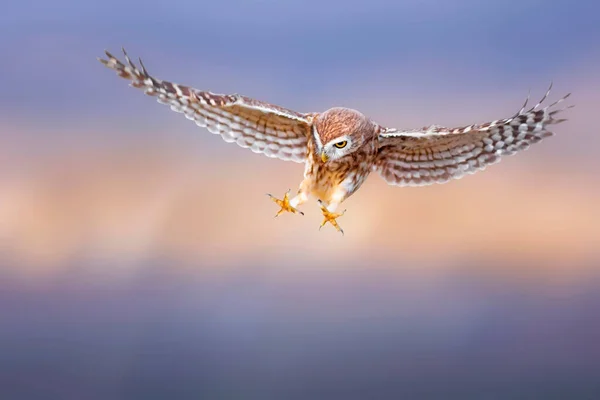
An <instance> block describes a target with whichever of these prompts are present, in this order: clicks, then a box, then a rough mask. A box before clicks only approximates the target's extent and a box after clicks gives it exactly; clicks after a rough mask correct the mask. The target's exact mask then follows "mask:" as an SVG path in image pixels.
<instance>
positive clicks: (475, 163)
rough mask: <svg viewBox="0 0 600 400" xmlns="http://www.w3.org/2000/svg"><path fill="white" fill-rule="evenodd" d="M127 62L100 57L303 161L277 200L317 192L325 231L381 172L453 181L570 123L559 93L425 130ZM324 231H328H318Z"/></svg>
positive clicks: (227, 136) (245, 139)
mask: <svg viewBox="0 0 600 400" xmlns="http://www.w3.org/2000/svg"><path fill="white" fill-rule="evenodd" d="M123 54H124V58H125V63H123V62H121V61H119V60H118V59H117V58H115V57H114V56H113V55H112V54H110V53H109V52H106V55H107V58H108V60H104V59H101V58H98V60H99V61H100V62H101V63H102V64H104V65H105V66H107V67H108V68H111V69H113V70H115V71H116V72H117V75H118V76H120V77H122V78H125V79H128V80H130V81H131V84H130V86H133V87H136V88H139V89H142V90H143V91H144V93H146V94H147V95H150V96H156V97H157V100H158V102H159V103H162V104H166V105H169V106H170V107H171V109H172V110H173V111H177V112H180V113H183V114H184V115H185V116H186V117H187V118H188V119H191V120H193V121H195V122H196V124H197V125H199V126H201V127H206V128H207V129H208V130H209V131H210V132H212V133H215V134H219V135H220V136H221V137H222V138H223V139H224V140H225V141H226V142H235V143H237V144H238V145H239V146H241V147H245V148H249V149H250V150H252V151H253V152H255V153H263V154H265V155H266V156H268V157H273V158H279V159H281V160H289V161H295V162H298V163H304V164H305V169H304V180H303V181H302V183H300V186H299V188H298V192H297V194H296V196H294V197H293V198H291V199H290V198H289V192H290V191H289V190H288V191H287V192H286V193H285V195H284V196H283V199H277V198H275V197H273V196H271V195H268V196H269V197H271V199H272V200H273V201H274V202H275V203H277V204H278V205H279V206H280V207H281V209H280V210H279V211H278V212H277V214H276V215H275V216H278V215H280V214H281V213H283V212H286V211H287V212H291V213H300V214H302V215H304V213H302V212H301V211H299V210H298V208H297V207H298V206H299V205H301V204H302V203H304V202H306V201H307V200H308V198H309V196H311V195H312V196H314V197H316V198H317V200H318V202H319V204H320V207H321V211H322V212H323V216H324V217H325V218H324V220H323V222H322V224H321V227H323V226H324V225H325V224H326V223H327V222H330V223H331V224H332V225H333V226H334V227H335V228H336V229H337V230H338V231H339V232H341V233H342V234H343V233H344V232H343V230H342V229H341V228H340V226H339V225H338V223H337V221H336V218H338V217H340V216H341V215H343V214H344V212H345V210H344V212H342V213H336V210H337V208H338V206H339V205H340V204H341V203H342V202H343V201H344V200H345V199H347V198H348V197H350V196H351V195H352V194H353V193H355V192H356V191H357V190H358V188H360V186H361V185H362V184H363V182H364V181H365V179H366V178H367V176H369V174H370V173H371V171H377V172H378V173H379V174H380V176H381V177H382V178H383V179H384V180H385V181H386V182H387V183H388V184H390V185H398V186H421V185H430V184H433V183H445V182H447V181H449V180H451V179H458V178H461V177H462V176H464V175H465V174H467V173H469V174H473V173H475V172H477V171H480V170H483V169H484V168H485V167H486V166H487V165H490V164H494V163H496V162H498V161H500V158H501V156H505V155H511V154H514V153H516V152H519V151H522V150H525V149H527V148H528V147H529V145H530V144H532V143H537V142H539V141H540V140H542V139H543V138H545V137H548V136H551V135H552V134H553V133H552V132H550V131H548V130H547V129H548V126H549V125H551V124H557V123H559V122H562V121H564V120H565V119H556V118H555V115H556V114H557V113H559V112H560V111H562V110H563V109H558V110H553V111H551V108H552V107H553V106H555V105H557V104H558V103H560V102H562V101H563V100H565V99H566V98H567V97H568V96H569V95H566V96H564V97H563V98H561V99H560V100H558V101H556V102H555V103H553V104H550V105H548V106H546V107H544V108H541V109H538V108H539V107H540V105H541V103H542V102H543V101H544V100H545V99H546V97H547V96H548V94H549V93H550V89H551V88H552V85H550V88H549V89H548V91H547V92H546V94H545V96H544V97H543V98H542V100H540V102H539V103H538V104H537V105H536V106H535V107H533V108H531V109H529V110H526V106H527V101H525V104H524V105H523V107H522V108H521V110H520V111H519V112H518V113H516V114H515V115H514V116H512V117H511V118H506V119H499V120H496V121H492V122H487V123H482V124H473V125H469V126H465V127H458V128H444V127H441V126H438V125H433V126H430V127H425V128H422V129H408V130H399V129H391V128H385V127H383V126H381V125H379V124H378V123H376V122H374V121H372V120H371V119H369V118H368V117H366V116H365V115H363V114H362V113H360V112H358V111H356V110H352V109H348V108H343V107H335V108H331V109H329V110H327V111H325V112H314V113H299V112H296V111H292V110H289V109H286V108H283V107H279V106H276V105H273V104H269V103H266V102H262V101H259V100H255V99H252V98H249V97H245V96H242V95H239V94H231V95H224V94H216V93H212V92H208V91H200V90H197V89H194V88H192V87H189V86H183V85H179V84H175V83H172V82H167V81H162V80H159V79H156V78H154V77H152V76H151V75H149V74H148V71H147V70H146V68H145V67H144V65H143V63H142V60H141V59H140V60H139V64H140V67H139V68H138V67H137V66H136V65H135V64H134V63H133V62H132V61H131V60H130V58H129V57H128V56H127V53H126V52H125V50H124V49H123ZM319 229H320V228H319Z"/></svg>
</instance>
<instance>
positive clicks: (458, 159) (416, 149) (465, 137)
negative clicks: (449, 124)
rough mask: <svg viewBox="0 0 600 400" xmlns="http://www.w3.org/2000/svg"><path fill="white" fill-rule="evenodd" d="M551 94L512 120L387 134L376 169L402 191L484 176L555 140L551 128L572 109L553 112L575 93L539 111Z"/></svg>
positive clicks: (387, 131) (388, 131)
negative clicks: (548, 139) (506, 160)
mask: <svg viewBox="0 0 600 400" xmlns="http://www.w3.org/2000/svg"><path fill="white" fill-rule="evenodd" d="M551 88H552V85H550V89H551ZM550 89H548V91H547V92H546V94H545V96H544V97H543V98H542V100H541V101H540V102H538V103H537V104H536V105H535V106H534V107H532V108H531V109H529V110H527V111H525V109H526V107H527V101H526V102H525V105H524V106H523V107H522V108H521V110H520V111H519V112H518V113H517V114H515V115H514V116H513V117H511V118H507V119H502V120H496V121H492V122H487V123H484V124H475V125H469V126H464V127H460V128H445V127H442V126H438V125H432V126H430V127H428V128H422V129H416V130H397V129H390V128H382V130H381V133H380V135H379V152H378V156H377V159H376V163H375V166H374V169H375V170H376V171H377V172H379V174H380V175H381V176H382V177H383V179H384V180H386V181H387V182H388V183H389V184H391V185H398V186H424V185H431V184H433V183H445V182H448V181H449V180H451V179H459V178H461V177H463V176H464V175H465V174H473V173H475V172H477V171H481V170H483V169H485V168H486V167H487V166H488V165H491V164H495V163H497V162H499V161H500V159H501V157H502V156H508V155H512V154H515V153H517V152H520V151H524V150H526V149H527V148H529V146H530V145H531V144H534V143H537V142H539V141H541V140H542V139H544V138H546V137H549V136H552V135H553V132H551V131H549V130H548V127H549V125H556V124H558V123H560V122H563V121H565V119H557V118H555V117H556V115H557V114H558V113H559V112H561V111H563V110H565V109H566V108H571V107H573V106H570V107H566V108H563V109H558V110H552V108H553V107H554V106H556V105H557V104H559V103H561V102H563V101H564V100H565V99H567V97H569V95H570V93H569V94H567V95H566V96H564V97H563V98H561V99H559V100H558V101H556V102H554V103H552V104H550V105H548V106H546V107H544V108H542V109H538V108H539V107H540V105H541V104H542V102H543V101H544V100H545V99H546V97H547V96H548V94H549V93H550Z"/></svg>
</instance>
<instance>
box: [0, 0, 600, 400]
mask: <svg viewBox="0 0 600 400" xmlns="http://www.w3.org/2000/svg"><path fill="white" fill-rule="evenodd" d="M599 12H600V5H598V3H597V2H595V1H593V0H570V1H569V0H556V1H552V2H549V1H543V0H519V1H517V0H503V1H487V2H483V1H475V0H456V1H441V0H422V1H417V0H404V1H391V0H371V1H368V2H360V1H357V0H349V1H341V0H340V1H338V0H336V1H322V0H321V1H316V0H304V1H302V2H283V1H274V0H264V1H243V0H233V1H220V2H217V1H211V2H208V1H204V0H200V1H172V2H166V1H157V0H146V1H138V0H136V1H116V0H105V1H102V2H94V1H73V0H55V1H52V2H48V1H45V0H30V1H20V2H17V1H9V2H8V3H3V5H2V12H1V13H0V32H1V33H2V39H0V53H1V54H2V57H1V62H0V72H1V73H0V87H1V90H0V139H1V145H0V398H2V399H17V400H20V399H38V398H40V399H41V398H43V399H89V400H93V399H103V400H105V399H166V398H194V399H295V398H299V399H317V398H319V399H320V398H322V399H337V398H344V399H349V398H359V399H367V398H369V399H374V398H390V399H400V398H402V399H425V398H439V399H470V398H473V399H524V398H543V399H551V398H557V399H567V398H568V399H597V398H600V346H599V345H598V342H599V340H600V317H599V315H600V212H599V211H598V207H599V205H600V181H599V179H598V173H599V172H600V163H599V162H598V155H597V154H598V146H599V145H600V132H599V131H598V110H599V107H600V47H599V46H598V43H599V42H600V23H599V19H598V14H599ZM121 46H125V47H126V48H127V49H128V51H129V53H130V54H131V55H132V56H135V57H137V56H141V57H142V58H143V59H144V61H145V64H146V65H147V67H148V69H149V70H150V72H151V73H153V74H154V75H156V76H157V77H159V78H163V79H167V80H172V81H175V82H178V83H183V84H188V85H192V86H195V87H197V88H202V89H207V90H212V91H215V92H220V93H236V92H237V93H241V94H245V95H248V96H252V97H256V98H259V99H262V100H266V101H270V102H273V103H278V104H281V105H283V106H286V107H289V108H292V109H296V110H299V111H319V110H323V109H326V108H328V107H331V106H336V105H343V106H348V107H352V108H357V109H360V110H361V111H363V112H364V113H365V114H367V115H369V116H371V117H372V118H373V119H375V120H377V121H378V122H380V123H381V124H383V125H386V126H392V127H399V128H413V127H421V126H425V125H430V124H434V123H435V124H441V125H446V126H456V125H465V124H469V123H472V122H485V121H488V120H493V119H497V118H503V117H508V116H510V115H512V114H513V113H514V112H515V111H517V110H518V109H519V107H520V106H521V104H522V102H523V100H524V98H525V97H526V96H527V92H528V90H530V89H531V93H532V100H537V99H538V98H539V97H541V96H542V95H543V93H544V92H545V90H546V88H547V86H548V84H549V83H550V81H554V91H553V93H552V94H551V100H552V101H553V100H555V99H557V98H558V97H559V96H562V95H564V94H565V93H567V92H573V96H572V97H571V99H570V101H569V104H575V105H576V107H575V108H574V109H572V110H569V111H568V112H567V114H566V115H567V117H568V118H569V121H567V122H565V123H564V124H561V125H558V126H557V127H556V128H555V129H554V131H555V132H556V134H557V135H556V136H554V137H552V138H550V139H547V140H545V141H543V142H542V143H540V144H537V145H535V146H533V147H532V148H531V149H530V150H528V151H527V152H525V153H520V154H519V155H516V156H513V157H509V158H505V159H504V160H503V161H502V162H501V163H500V164H498V165H494V166H492V167H490V168H488V169H487V170H486V171H484V172H480V173H478V174H476V175H473V176H468V177H466V178H463V179H461V180H458V181H453V182H451V183H448V184H446V185H435V186H430V187H421V188H397V187H390V186H387V185H386V184H385V183H384V182H383V180H381V179H380V178H379V177H378V176H377V175H372V176H371V178H370V179H369V180H368V181H367V182H366V183H365V185H364V186H363V188H362V189H361V190H360V191H359V192H358V193H357V194H355V195H354V196H353V197H351V198H350V199H349V200H348V201H347V202H346V204H345V206H346V208H347V209H348V212H347V213H346V215H345V216H344V217H343V218H341V219H340V224H341V225H342V226H343V228H344V229H345V231H346V236H345V237H342V236H341V235H339V234H338V233H337V232H335V231H334V230H333V229H332V228H331V227H330V226H328V227H327V229H323V230H322V231H320V232H319V231H318V230H317V228H318V226H319V224H320V222H321V216H320V212H319V209H318V207H317V205H316V203H314V202H312V203H307V204H306V205H304V207H303V209H304V211H305V213H306V215H305V216H304V217H300V216H297V215H283V216H282V217H280V218H278V219H274V218H273V215H274V213H275V212H276V211H277V209H276V206H275V205H274V204H273V203H272V202H270V201H269V200H268V198H267V197H266V196H265V193H267V192H269V193H274V194H283V193H284V192H285V191H286V190H287V189H288V188H292V189H293V190H294V189H295V188H296V187H297V185H298V184H299V183H300V181H301V178H302V171H303V168H302V166H301V165H299V164H294V163H285V162H283V161H277V160H273V159H269V158H267V157H264V156H260V155H256V154H254V153H252V152H250V151H248V150H245V149H241V148H238V147H237V146H235V145H231V144H227V143H225V142H224V141H222V140H221V139H220V138H219V137H217V136H215V135H211V134H210V133H209V132H208V131H206V130H203V129H200V128H198V127H196V126H195V125H194V124H193V123H191V122H190V121H187V120H186V119H185V118H183V117H182V116H181V115H179V114H176V113H173V112H171V111H169V109H168V108H167V107H165V106H161V105H159V104H157V103H156V102H155V101H154V99H152V98H149V97H146V96H143V95H142V93H141V92H138V91H136V90H134V89H131V88H129V87H128V86H127V82H126V81H125V80H121V79H119V78H117V77H116V76H115V75H114V74H113V73H112V72H111V71H109V70H108V69H106V68H104V67H102V65H101V64H99V63H98V62H97V61H96V57H97V56H101V55H102V54H103V49H105V48H106V49H109V50H111V51H112V52H114V53H115V54H117V53H118V52H119V49H120V47H121Z"/></svg>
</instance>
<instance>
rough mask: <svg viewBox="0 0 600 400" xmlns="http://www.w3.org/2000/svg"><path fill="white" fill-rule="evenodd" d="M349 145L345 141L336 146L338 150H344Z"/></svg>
mask: <svg viewBox="0 0 600 400" xmlns="http://www.w3.org/2000/svg"><path fill="white" fill-rule="evenodd" d="M347 144H348V141H347V140H344V141H343V142H338V143H336V144H334V146H335V147H337V148H338V149H343V148H344V147H346V145H347Z"/></svg>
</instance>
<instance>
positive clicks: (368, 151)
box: [304, 140, 377, 204]
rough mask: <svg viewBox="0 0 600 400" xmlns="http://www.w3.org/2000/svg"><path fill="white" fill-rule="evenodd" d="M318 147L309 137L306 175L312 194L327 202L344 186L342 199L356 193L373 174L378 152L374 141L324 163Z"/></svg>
mask: <svg viewBox="0 0 600 400" xmlns="http://www.w3.org/2000/svg"><path fill="white" fill-rule="evenodd" d="M315 148H316V147H315V145H314V143H313V142H312V140H309V143H308V157H307V160H306V168H305V170H304V178H305V180H306V181H307V182H308V183H309V185H310V187H309V188H308V191H309V193H310V194H311V195H312V196H314V197H316V198H317V199H320V200H322V201H323V202H325V203H327V204H329V202H330V200H331V198H332V196H333V195H334V193H336V192H338V190H339V189H340V188H342V189H344V191H345V192H346V194H345V196H344V198H343V199H342V201H343V200H345V199H346V198H348V197H350V196H351V195H352V194H353V193H354V192H356V190H358V188H359V187H360V186H361V185H362V184H363V182H364V181H365V180H366V179H367V177H368V176H369V173H370V172H371V170H372V167H373V164H374V162H375V156H376V155H377V153H376V151H377V150H376V149H377V147H376V142H375V141H373V142H372V143H366V144H365V145H363V146H362V147H361V148H359V149H358V150H356V151H355V152H353V153H351V154H348V155H347V156H344V157H342V158H340V159H337V160H330V161H328V162H326V163H323V162H322V161H321V159H320V157H319V155H318V154H317V152H316V151H315Z"/></svg>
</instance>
